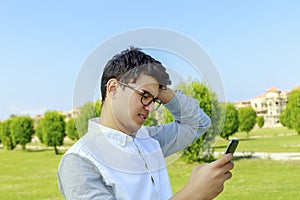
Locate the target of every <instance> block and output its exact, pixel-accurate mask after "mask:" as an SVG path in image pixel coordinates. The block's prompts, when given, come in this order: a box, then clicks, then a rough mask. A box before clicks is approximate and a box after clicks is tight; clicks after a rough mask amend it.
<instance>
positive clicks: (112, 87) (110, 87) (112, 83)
mask: <svg viewBox="0 0 300 200" xmlns="http://www.w3.org/2000/svg"><path fill="white" fill-rule="evenodd" d="M117 86H118V80H117V79H115V78H112V79H109V80H108V81H107V83H106V94H109V95H111V94H115V92H116V90H117Z"/></svg>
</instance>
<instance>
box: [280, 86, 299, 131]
mask: <svg viewBox="0 0 300 200" xmlns="http://www.w3.org/2000/svg"><path fill="white" fill-rule="evenodd" d="M280 122H281V124H283V125H284V126H286V127H288V128H290V129H294V130H296V131H297V133H298V134H299V135H300V87H298V88H295V89H294V90H292V91H291V92H290V93H289V96H288V103H287V105H286V108H285V110H284V111H283V113H282V114H281V116H280Z"/></svg>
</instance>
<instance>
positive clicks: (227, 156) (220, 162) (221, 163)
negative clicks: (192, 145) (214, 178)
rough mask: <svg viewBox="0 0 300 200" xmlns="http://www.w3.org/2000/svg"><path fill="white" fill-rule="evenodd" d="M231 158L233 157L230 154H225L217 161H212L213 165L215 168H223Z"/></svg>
mask: <svg viewBox="0 0 300 200" xmlns="http://www.w3.org/2000/svg"><path fill="white" fill-rule="evenodd" d="M232 158H233V155H232V154H231V153H228V154H225V155H223V156H222V157H221V158H219V159H218V160H216V161H214V165H215V166H216V167H222V166H224V165H225V164H226V163H228V162H230V160H231V159H232Z"/></svg>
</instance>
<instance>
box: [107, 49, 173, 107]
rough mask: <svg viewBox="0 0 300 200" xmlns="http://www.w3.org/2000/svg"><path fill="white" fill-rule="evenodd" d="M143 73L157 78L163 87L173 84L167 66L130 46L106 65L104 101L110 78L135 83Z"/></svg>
mask: <svg viewBox="0 0 300 200" xmlns="http://www.w3.org/2000/svg"><path fill="white" fill-rule="evenodd" d="M141 74H144V75H148V76H151V77H153V78H155V79H156V80H157V82H158V83H159V85H160V88H161V89H162V88H164V87H166V86H167V85H170V84H171V80H170V79H169V74H168V73H167V72H166V68H165V67H164V66H163V65H162V64H161V63H160V62H159V61H157V60H155V59H154V58H152V57H151V56H149V55H147V54H145V53H143V52H142V51H141V49H139V48H135V47H130V48H128V49H126V50H124V51H122V52H121V53H120V54H117V55H115V56H113V57H112V58H111V59H110V60H109V61H108V62H107V64H106V65H105V68H104V70H103V74H102V79H101V95H102V101H103V102H104V100H105V97H106V84H107V82H108V81H109V79H112V78H116V79H117V80H120V81H122V82H125V83H128V82H129V81H131V82H132V83H135V82H136V80H137V79H138V78H139V77H140V75H141Z"/></svg>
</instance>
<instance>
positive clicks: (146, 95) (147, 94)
mask: <svg viewBox="0 0 300 200" xmlns="http://www.w3.org/2000/svg"><path fill="white" fill-rule="evenodd" d="M143 96H144V98H146V99H150V98H152V96H151V94H149V93H147V92H145V93H144V95H143Z"/></svg>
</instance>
